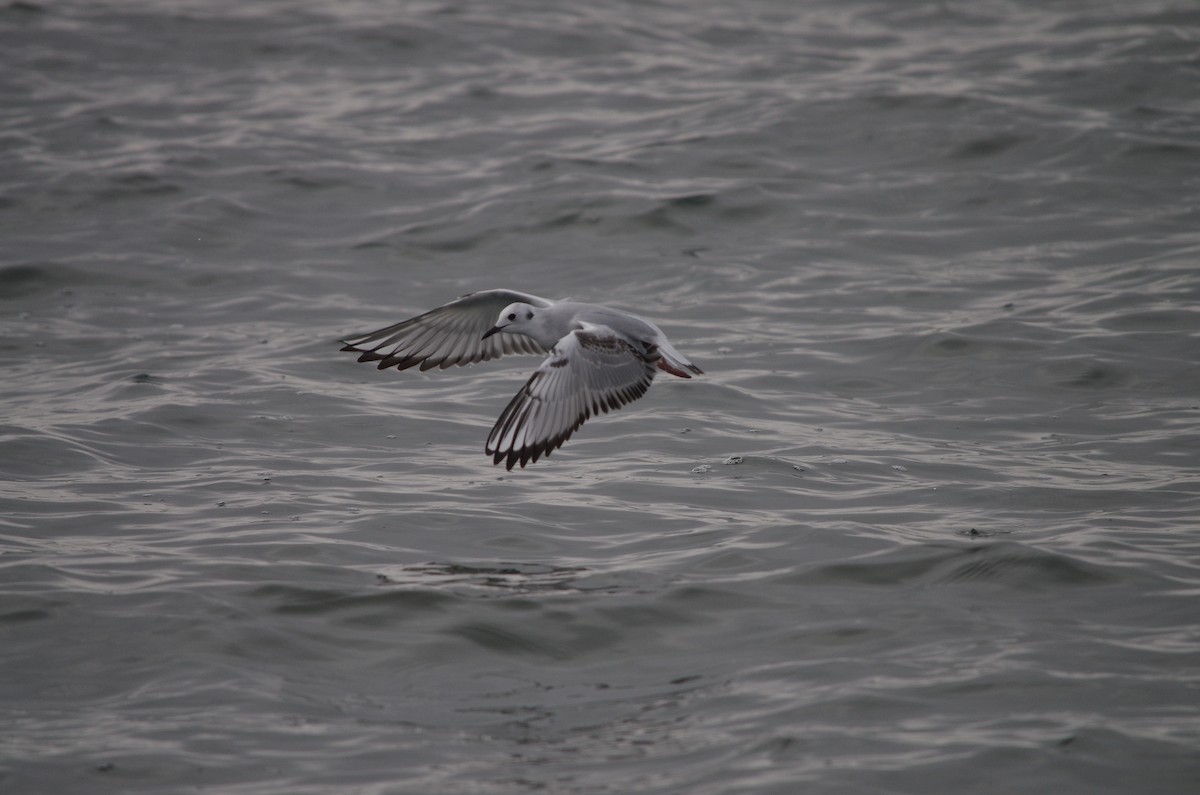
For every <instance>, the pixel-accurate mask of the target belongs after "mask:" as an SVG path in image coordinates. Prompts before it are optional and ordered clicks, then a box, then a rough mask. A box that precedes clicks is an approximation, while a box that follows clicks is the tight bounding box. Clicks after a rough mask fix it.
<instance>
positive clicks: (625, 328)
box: [342, 290, 703, 470]
mask: <svg viewBox="0 0 1200 795" xmlns="http://www.w3.org/2000/svg"><path fill="white" fill-rule="evenodd" d="M342 342H343V343H344V345H345V347H344V348H342V350H343V351H351V352H353V353H357V354H360V355H359V357H358V360H359V361H360V362H378V363H379V364H378V366H379V369H380V370H384V369H387V368H389V367H395V368H396V369H398V370H406V369H408V368H409V367H416V366H420V368H421V370H429V369H432V368H434V367H438V368H441V369H443V370H444V369H446V368H447V367H450V366H451V365H464V364H474V363H475V362H483V361H488V360H489V359H497V358H499V357H501V356H504V355H506V354H547V353H548V354H549V356H547V357H546V360H545V361H543V362H542V364H541V366H540V367H538V369H537V370H535V371H534V373H533V375H531V376H530V377H529V380H528V381H526V382H525V386H523V387H521V389H520V391H519V392H517V394H516V395H514V396H513V399H512V400H511V401H509V404H508V406H507V407H506V408H505V409H504V411H503V412H502V413H501V414H500V419H498V420H496V424H495V426H493V427H492V432H491V433H490V434H488V439H487V445H486V446H485V448H484V450H485V452H486V453H487V454H488V455H490V456H492V458H493V463H496V464H499V463H500V462H501V461H504V462H505V467H506V469H509V470H511V469H512V468H513V466H514V465H515V464H520V465H521V466H522V467H524V466H525V465H526V464H527V463H530V462H532V461H537V460H538V458H540V457H541V456H543V455H546V456H549V455H550V453H551V452H553V451H554V450H557V449H558V448H559V447H561V446H562V444H563V442H565V441H567V439H569V438H571V434H572V433H574V432H575V431H576V430H578V429H579V426H581V425H583V423H584V421H585V420H587V419H588V418H589V417H591V416H592V415H593V414H598V413H600V412H601V411H603V412H608V411H609V410H613V409H618V408H620V407H621V406H624V405H625V404H626V403H630V402H632V401H634V400H637V399H638V398H640V397H641V396H642V395H644V394H646V390H647V389H649V388H650V381H651V380H652V379H653V378H654V374H655V371H656V370H666V371H667V372H668V373H670V374H671V375H675V376H679V377H680V378H691V377H692V376H691V375H689V373H691V374H694V375H701V374H703V371H702V370H701V369H700V368H699V367H697V366H696V365H694V364H692V363H691V362H690V361H688V359H687V357H686V356H684V355H683V354H681V353H680V352H679V351H677V350H675V347H674V346H673V345H671V342H670V341H669V340H668V339H667V336H666V335H665V334H663V333H662V330H661V329H659V327H658V326H656V325H654V324H653V323H651V322H650V321H649V320H645V319H643V318H640V317H638V316H636V315H631V314H629V313H627V312H622V311H620V310H618V309H610V308H609V307H606V306H597V305H595V304H581V303H576V302H575V301H549V300H547V299H545V298H538V297H537V296H536V295H528V294H526V293H520V292H517V291H515V290H483V291H481V292H477V293H469V294H467V295H464V296H463V297H461V298H459V299H456V300H454V301H451V302H450V303H448V304H446V305H445V306H439V307H438V308H437V309H434V310H431V311H429V312H426V313H425V314H423V315H418V316H417V317H414V318H411V319H409V320H404V321H401V322H400V323H397V324H395V325H394V326H388V327H387V328H382V329H379V330H378V331H373V332H371V333H369V334H362V335H359V336H356V337H349V338H347V339H344V340H342Z"/></svg>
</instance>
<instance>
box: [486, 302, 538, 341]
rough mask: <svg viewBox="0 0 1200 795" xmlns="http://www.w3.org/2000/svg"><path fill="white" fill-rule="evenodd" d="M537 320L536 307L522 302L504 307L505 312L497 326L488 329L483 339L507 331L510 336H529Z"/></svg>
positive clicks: (499, 318) (497, 319) (498, 319)
mask: <svg viewBox="0 0 1200 795" xmlns="http://www.w3.org/2000/svg"><path fill="white" fill-rule="evenodd" d="M536 318H537V308H536V307H533V306H530V305H529V304H523V303H521V302H520V301H518V302H516V303H515V304H509V305H508V306H506V307H504V311H503V312H501V313H500V317H498V318H496V325H494V326H492V327H491V328H490V329H488V330H487V333H486V334H484V335H483V338H484V339H487V338H488V337H490V336H492V335H493V334H498V333H500V332H501V331H506V332H508V333H510V334H527V333H529V331H530V328H531V327H532V325H533V323H534V322H535V319H536Z"/></svg>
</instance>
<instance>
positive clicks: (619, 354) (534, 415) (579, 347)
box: [485, 326, 659, 469]
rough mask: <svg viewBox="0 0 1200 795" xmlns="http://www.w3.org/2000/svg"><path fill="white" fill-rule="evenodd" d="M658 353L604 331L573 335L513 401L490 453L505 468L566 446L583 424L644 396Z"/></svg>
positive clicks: (491, 438) (491, 437) (495, 433)
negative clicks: (503, 463)
mask: <svg viewBox="0 0 1200 795" xmlns="http://www.w3.org/2000/svg"><path fill="white" fill-rule="evenodd" d="M658 360H659V354H658V350H657V349H656V348H654V347H650V348H649V349H646V350H640V349H639V347H638V346H636V345H635V344H634V343H631V342H629V341H628V340H627V339H626V338H624V337H621V336H619V335H617V334H616V333H615V332H614V331H612V329H610V328H608V327H605V326H592V327H589V328H587V329H585V330H577V331H572V332H571V333H570V334H568V335H567V336H565V337H563V338H562V339H561V340H559V341H558V344H556V345H555V346H554V349H553V350H552V351H551V352H550V356H549V357H548V358H547V359H546V360H545V361H544V362H542V365H541V366H540V367H538V369H537V370H536V371H535V372H534V374H533V375H532V376H531V377H530V378H529V381H527V382H526V383H525V386H523V387H521V391H520V392H518V393H517V394H516V395H515V396H513V399H512V401H510V402H509V404H508V407H507V408H505V409H504V412H503V413H502V414H501V415H500V419H498V420H496V425H495V426H494V427H493V428H492V432H491V433H490V434H489V435H488V440H487V446H486V448H485V450H486V452H487V453H488V454H490V455H491V456H492V457H493V460H494V463H497V464H499V463H500V462H501V461H502V460H505V459H507V462H506V463H507V467H506V468H507V469H512V468H513V465H514V464H517V463H520V465H521V466H522V467H523V466H525V464H527V463H528V462H530V461H537V460H538V458H539V457H540V456H542V455H550V453H551V452H553V451H554V450H556V449H558V448H559V447H561V446H562V444H563V442H565V441H567V439H569V438H571V434H572V433H574V432H575V431H576V430H578V429H579V426H580V425H583V423H584V420H586V419H587V418H588V417H591V416H592V415H593V414H598V413H599V412H601V411H605V412H607V411H609V410H610V409H617V408H620V407H621V406H624V405H625V404H626V403H630V402H632V401H634V400H637V399H638V398H640V397H641V396H642V395H644V394H646V390H647V389H649V388H650V381H651V379H653V378H654V373H655V368H656V367H657V365H658Z"/></svg>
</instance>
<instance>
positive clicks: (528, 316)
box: [525, 312, 533, 320]
mask: <svg viewBox="0 0 1200 795" xmlns="http://www.w3.org/2000/svg"><path fill="white" fill-rule="evenodd" d="M525 319H526V320H533V313H532V312H526V313H525Z"/></svg>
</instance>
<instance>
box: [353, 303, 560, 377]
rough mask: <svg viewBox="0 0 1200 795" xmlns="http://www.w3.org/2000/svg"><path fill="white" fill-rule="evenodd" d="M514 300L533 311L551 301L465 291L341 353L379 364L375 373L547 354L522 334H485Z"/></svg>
mask: <svg viewBox="0 0 1200 795" xmlns="http://www.w3.org/2000/svg"><path fill="white" fill-rule="evenodd" d="M516 301H521V302H523V303H526V304H530V305H532V306H537V307H548V306H552V305H553V302H552V301H547V300H546V299H545V298H538V297H537V296H536V295H528V294H526V293H519V292H517V291H516V290H483V291H481V292H478V293H468V294H467V295H464V296H463V297H462V298H458V299H455V300H454V301H451V302H450V303H448V304H446V305H445V306H439V307H438V308H437V309H433V310H430V311H429V312H426V313H425V314H423V315H419V316H417V317H414V318H411V319H409V320H404V321H401V322H399V323H397V324H396V325H394V326H388V327H387V328H382V329H379V330H378V331H372V332H371V333H369V334H360V335H358V336H356V337H348V338H347V339H344V340H342V342H343V343H344V344H345V346H346V347H344V348H342V350H343V351H351V352H354V353H358V354H360V356H359V357H358V360H359V361H360V362H379V369H380V370H384V369H387V368H388V367H395V368H396V369H398V370H406V369H408V368H409V367H413V366H414V365H420V366H421V369H422V370H428V369H430V368H432V367H440V368H442V369H443V370H444V369H446V368H447V367H450V366H451V365H455V364H473V363H475V362H483V361H487V360H489V359H496V358H499V357H501V356H504V355H505V354H514V353H525V354H536V353H546V349H545V348H544V347H542V346H541V345H539V344H538V343H537V342H535V341H534V340H533V338H532V337H527V336H525V335H524V334H493V335H492V336H490V337H488V338H487V339H483V335H484V334H485V333H486V332H487V330H488V329H490V328H491V327H492V326H493V325H494V324H495V322H496V318H497V317H498V316H499V315H500V311H501V310H502V309H504V307H506V306H508V305H509V304H511V303H514V302H516Z"/></svg>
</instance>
